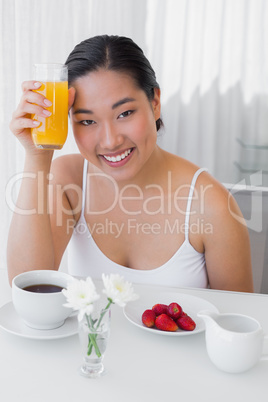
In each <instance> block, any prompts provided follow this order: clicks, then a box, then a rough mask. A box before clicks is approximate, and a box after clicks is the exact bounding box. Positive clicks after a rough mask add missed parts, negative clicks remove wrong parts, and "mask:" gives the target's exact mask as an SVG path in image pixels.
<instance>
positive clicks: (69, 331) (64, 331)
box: [0, 302, 78, 339]
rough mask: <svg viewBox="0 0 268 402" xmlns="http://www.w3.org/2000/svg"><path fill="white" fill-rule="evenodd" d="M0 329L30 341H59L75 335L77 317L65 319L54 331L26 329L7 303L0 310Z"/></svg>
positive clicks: (11, 306)
mask: <svg viewBox="0 0 268 402" xmlns="http://www.w3.org/2000/svg"><path fill="white" fill-rule="evenodd" d="M0 328H2V329H4V330H5V331H7V332H9V333H11V334H14V335H18V336H22V337H24V338H30V339H60V338H66V337H68V336H71V335H74V334H77V332H78V324H77V317H76V316H71V317H69V318H67V320H66V321H65V323H64V324H63V325H62V326H61V327H59V328H55V329H49V330H41V329H33V328H30V327H28V326H27V325H26V324H24V322H23V321H22V319H21V318H20V317H19V316H18V314H17V313H16V311H15V309H14V306H13V303H12V302H9V303H7V304H5V305H4V306H2V307H1V308H0Z"/></svg>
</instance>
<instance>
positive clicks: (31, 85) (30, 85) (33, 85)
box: [21, 80, 42, 92]
mask: <svg viewBox="0 0 268 402" xmlns="http://www.w3.org/2000/svg"><path fill="white" fill-rule="evenodd" d="M41 86H42V82H40V81H34V80H32V81H24V82H23V83H22V84H21V88H22V90H23V92H25V91H29V90H32V91H36V90H37V89H40V88H41Z"/></svg>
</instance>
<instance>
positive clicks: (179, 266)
mask: <svg viewBox="0 0 268 402" xmlns="http://www.w3.org/2000/svg"><path fill="white" fill-rule="evenodd" d="M87 165H88V163H87V161H86V160H85V163H84V172H83V199H82V210H81V216H80V219H79V221H78V222H77V224H76V226H75V228H74V231H73V234H72V237H71V239H70V242H69V245H68V248H67V252H68V271H69V273H70V274H71V275H74V276H81V277H86V276H91V277H92V278H95V279H101V275H102V273H104V274H110V273H118V274H120V275H122V276H124V278H125V279H126V280H128V281H130V282H133V283H148V284H155V285H164V286H173V287H197V288H206V287H208V277H207V271H206V262H205V256H204V254H203V253H199V252H198V251H196V250H195V249H194V248H193V246H192V245H191V244H190V242H189V218H190V210H191V202H192V197H193V191H194V187H195V183H196V180H197V178H198V176H199V175H200V173H202V172H203V171H206V170H207V169H205V168H202V169H199V170H197V171H196V172H195V174H194V176H193V179H192V183H191V186H190V191H189V196H188V202H187V208H186V215H185V240H184V242H183V244H182V245H181V246H180V247H179V249H178V250H177V251H176V252H175V254H174V255H173V256H172V257H171V258H170V259H169V260H168V261H167V262H166V263H165V264H163V265H161V266H160V267H158V268H154V269H151V270H142V269H132V268H128V267H124V266H122V265H119V264H117V263H115V262H114V261H112V260H110V259H109V258H108V257H106V255H105V254H104V253H103V252H102V251H101V250H100V248H99V247H98V246H97V244H96V243H95V241H94V239H93V237H92V235H91V233H90V231H89V228H88V225H87V223H86V220H85V216H84V208H85V198H86V183H87Z"/></svg>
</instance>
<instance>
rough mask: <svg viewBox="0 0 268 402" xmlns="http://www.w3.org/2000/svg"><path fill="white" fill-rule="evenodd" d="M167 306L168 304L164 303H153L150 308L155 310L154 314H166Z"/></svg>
mask: <svg viewBox="0 0 268 402" xmlns="http://www.w3.org/2000/svg"><path fill="white" fill-rule="evenodd" d="M167 308H168V306H167V305H166V304H160V303H158V304H155V305H154V306H153V307H152V310H153V311H154V312H155V314H156V315H160V314H167Z"/></svg>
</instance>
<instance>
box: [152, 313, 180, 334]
mask: <svg viewBox="0 0 268 402" xmlns="http://www.w3.org/2000/svg"><path fill="white" fill-rule="evenodd" d="M155 326H156V328H158V329H161V330H162V331H173V332H174V331H177V329H178V325H177V324H176V322H175V321H174V320H172V318H171V317H169V316H168V315H167V314H160V315H159V316H157V317H156V319H155Z"/></svg>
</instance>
